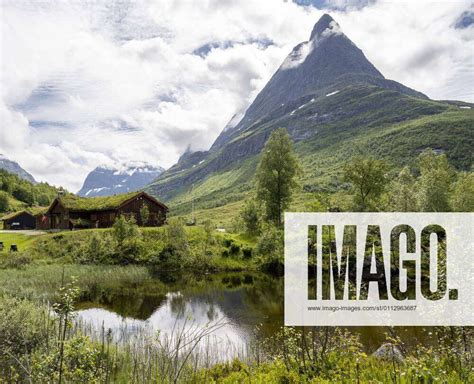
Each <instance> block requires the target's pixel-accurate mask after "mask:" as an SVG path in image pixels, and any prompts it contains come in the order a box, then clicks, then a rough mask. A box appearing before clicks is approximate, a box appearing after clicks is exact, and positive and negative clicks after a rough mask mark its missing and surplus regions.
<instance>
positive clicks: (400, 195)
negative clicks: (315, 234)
mask: <svg viewBox="0 0 474 384" xmlns="http://www.w3.org/2000/svg"><path fill="white" fill-rule="evenodd" d="M343 180H344V181H345V182H346V183H347V186H348V189H347V190H343V191H339V192H336V193H333V194H324V193H319V194H315V198H314V201H312V202H311V203H309V204H308V206H307V208H308V210H313V211H356V212H357V211H362V212H472V211H473V210H474V173H472V172H464V171H462V172H458V171H456V170H455V169H454V167H452V166H451V165H450V163H449V162H448V159H447V157H446V155H445V154H444V153H442V154H439V153H436V152H435V151H433V150H432V149H427V150H425V151H423V152H422V153H421V154H420V155H419V156H418V159H417V161H416V162H415V164H414V165H413V167H412V168H410V167H408V166H405V167H404V168H402V169H401V170H400V169H399V168H397V167H395V166H393V165H391V164H389V163H387V162H385V161H384V160H380V159H376V158H373V157H370V156H356V157H354V158H353V159H352V160H351V161H349V162H348V163H347V164H346V165H345V166H344V174H343Z"/></svg>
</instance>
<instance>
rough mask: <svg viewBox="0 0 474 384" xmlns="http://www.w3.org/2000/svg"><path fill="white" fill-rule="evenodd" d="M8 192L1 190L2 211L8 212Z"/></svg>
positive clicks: (0, 207)
mask: <svg viewBox="0 0 474 384" xmlns="http://www.w3.org/2000/svg"><path fill="white" fill-rule="evenodd" d="M8 196H9V195H8V193H7V192H5V191H0V212H8V211H9V210H10V199H9V197H8Z"/></svg>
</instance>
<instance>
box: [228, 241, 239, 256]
mask: <svg viewBox="0 0 474 384" xmlns="http://www.w3.org/2000/svg"><path fill="white" fill-rule="evenodd" d="M229 252H230V254H231V255H238V254H239V253H240V245H238V244H235V243H232V244H231V245H230V248H229Z"/></svg>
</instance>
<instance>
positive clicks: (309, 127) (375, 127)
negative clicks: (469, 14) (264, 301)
mask: <svg viewBox="0 0 474 384" xmlns="http://www.w3.org/2000/svg"><path fill="white" fill-rule="evenodd" d="M381 44H383V42H381ZM394 65H396V64H394ZM473 122H474V116H473V111H472V110H471V104H468V103H462V104H460V102H447V101H433V100H430V99H429V98H428V97H427V96H426V95H424V94H423V93H421V92H418V91H416V90H413V89H411V88H409V87H406V86H405V85H403V84H400V83H398V82H396V81H393V80H388V79H385V78H384V76H383V75H382V74H381V73H380V71H378V70H377V68H375V67H374V66H373V65H372V64H371V63H370V61H369V60H368V59H367V58H366V57H365V55H364V53H363V52H362V51H361V50H360V49H359V48H358V47H357V46H356V45H355V44H354V43H353V42H352V41H351V40H350V39H349V38H348V37H347V36H346V35H345V34H344V33H343V32H342V30H341V28H340V26H339V25H338V24H337V23H336V22H335V20H334V19H333V18H332V17H331V16H329V15H324V16H322V17H321V18H320V20H319V21H318V22H317V23H316V24H315V26H314V28H313V30H312V32H311V35H310V39H309V40H308V41H305V42H302V43H300V44H298V45H296V46H295V48H294V49H293V50H292V51H291V52H290V54H289V55H288V56H287V57H286V59H285V60H284V61H283V63H282V64H281V66H280V67H279V69H278V70H277V71H276V72H275V74H274V75H273V76H272V78H271V79H270V80H269V81H268V83H267V84H266V85H265V87H264V88H263V89H262V90H261V91H260V93H259V94H258V95H257V97H256V98H255V100H254V101H253V102H252V104H251V105H250V106H249V107H248V109H247V110H246V111H245V114H243V117H241V114H240V113H239V114H237V115H236V116H234V117H233V118H232V119H231V122H230V123H229V124H228V125H227V126H226V127H225V129H224V130H223V131H222V132H221V134H220V135H219V137H218V138H217V139H216V140H215V142H214V144H213V145H212V146H211V148H210V149H209V151H202V152H196V153H194V154H192V153H186V154H185V155H183V156H182V157H181V158H180V160H179V161H178V163H177V164H175V165H174V166H172V167H171V168H169V169H168V170H167V171H165V172H163V174H161V175H160V176H159V177H158V178H157V180H155V181H154V182H153V183H152V184H151V185H149V186H148V187H147V191H148V192H150V193H151V194H154V195H156V196H158V197H159V198H161V199H164V200H165V201H167V202H168V203H169V204H172V206H174V208H175V211H176V212H186V211H187V210H189V209H190V206H191V200H193V201H194V203H195V204H196V206H197V207H203V208H209V207H215V206H219V205H224V204H227V203H228V202H231V201H235V200H239V199H242V198H243V197H244V196H245V193H246V191H248V190H250V189H251V188H252V186H253V184H252V178H253V176H254V174H255V168H256V164H257V162H258V156H259V154H260V152H261V150H262V148H263V146H264V145H265V142H266V140H267V139H268V137H269V136H270V134H271V132H272V131H273V130H275V129H276V128H278V127H285V128H286V129H287V130H288V132H289V134H290V135H291V137H292V139H293V141H294V142H295V149H296V151H297V154H298V156H299V157H300V158H301V160H302V162H303V165H304V168H305V172H304V178H303V180H302V181H303V184H304V185H303V187H304V189H305V190H315V189H316V188H321V186H320V184H321V185H324V186H325V188H326V187H328V188H337V185H338V183H340V180H339V179H338V173H340V169H341V165H342V164H343V163H344V162H345V161H347V160H349V159H350V157H351V156H352V155H353V154H354V153H356V152H361V151H362V152H364V153H370V154H374V155H376V156H377V157H384V158H387V159H388V160H389V161H394V162H395V163H396V164H398V165H404V164H407V163H409V162H410V161H411V160H412V159H414V158H415V157H416V156H417V155H418V154H419V153H420V151H421V150H423V149H424V148H427V147H431V148H435V149H438V150H440V151H443V152H446V153H447V154H448V157H449V158H450V160H451V161H452V162H453V163H454V164H455V165H456V166H458V167H460V168H464V169H468V168H469V167H470V166H471V164H472V158H471V156H470V153H471V149H470V147H469V146H470V145H473V137H472V136H473V132H472V129H471V128H472V124H473Z"/></svg>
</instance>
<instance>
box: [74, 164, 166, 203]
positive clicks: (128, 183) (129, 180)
mask: <svg viewBox="0 0 474 384" xmlns="http://www.w3.org/2000/svg"><path fill="white" fill-rule="evenodd" d="M163 171H164V169H163V168H161V167H153V166H150V165H140V166H128V167H125V168H122V169H118V168H111V167H105V166H99V167H97V168H95V169H94V170H93V171H92V172H90V173H89V174H88V175H87V177H86V179H85V180H84V184H83V186H82V188H81V190H80V191H79V192H78V193H77V194H78V195H79V196H83V197H94V196H111V195H115V194H119V193H126V192H133V191H138V190H140V189H142V188H143V187H144V186H145V185H147V184H149V183H151V182H152V181H153V180H155V179H156V178H157V177H158V176H159V175H160V174H161V173H162V172H163Z"/></svg>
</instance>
